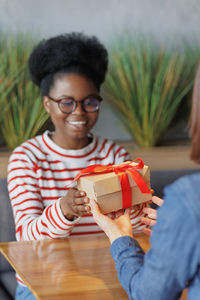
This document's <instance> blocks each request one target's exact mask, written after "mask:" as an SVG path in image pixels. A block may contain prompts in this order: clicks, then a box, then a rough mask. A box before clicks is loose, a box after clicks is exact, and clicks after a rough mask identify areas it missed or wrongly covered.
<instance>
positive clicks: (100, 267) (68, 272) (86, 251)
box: [0, 234, 186, 300]
mask: <svg viewBox="0 0 200 300" xmlns="http://www.w3.org/2000/svg"><path fill="white" fill-rule="evenodd" d="M137 240H138V241H139V243H140V245H141V246H142V248H143V249H144V250H145V251H147V250H148V248H149V246H150V245H149V239H148V237H146V236H144V235H141V236H138V237H137ZM0 251H1V253H2V254H3V255H4V256H5V257H6V259H7V260H8V261H9V263H10V264H11V265H12V266H13V268H14V269H15V271H16V272H17V273H18V274H19V275H20V276H21V278H22V279H23V280H24V282H25V283H26V285H27V286H28V287H29V289H30V290H31V291H32V293H33V294H34V295H35V297H36V298H37V299H42V300H43V299H48V300H52V299H55V300H60V299H73V300H76V299H78V300H80V299H84V300H94V299H95V300H98V299H102V298H103V299H106V300H111V299H113V300H115V299H116V300H117V299H120V300H123V299H126V300H127V299H128V296H127V294H126V292H125V291H124V290H123V288H122V287H121V286H120V283H119V281H118V278H117V272H116V270H115V265H114V262H113V260H112V257H111V254H110V244H109V241H108V239H107V237H106V236H105V235H103V234H102V235H96V236H94V235H93V236H85V237H83V236H81V237H77V236H73V237H70V238H69V239H54V240H40V241H29V242H8V243H0ZM184 299H186V294H185V293H184V295H183V296H182V298H181V300H184Z"/></svg>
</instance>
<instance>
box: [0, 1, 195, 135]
mask: <svg viewBox="0 0 200 300" xmlns="http://www.w3.org/2000/svg"><path fill="white" fill-rule="evenodd" d="M0 27H1V28H2V29H3V30H6V31H14V32H15V31H24V32H33V33H39V35H40V36H41V37H49V36H53V35H56V34H60V33H64V32H70V31H83V32H85V33H87V34H94V35H96V36H97V37H98V38H99V39H100V40H101V41H102V42H103V43H105V44H108V43H109V40H110V39H111V38H112V36H113V33H115V32H120V31H121V30H123V29H124V28H129V29H132V30H134V31H135V32H138V31H143V32H149V33H153V34H154V36H156V37H157V38H158V39H159V40H160V41H167V39H168V38H169V37H170V38H171V37H174V41H175V42H177V41H179V40H182V39H186V40H188V41H190V42H192V41H193V40H195V39H197V40H200V32H199V31H200V1H199V0H0ZM95 131H96V133H97V134H100V135H103V136H105V137H110V138H112V139H116V140H130V137H129V135H128V134H127V133H126V132H124V130H123V129H122V127H121V125H120V121H119V120H118V119H117V117H116V116H115V115H114V114H113V112H112V111H111V110H110V109H109V108H108V107H107V105H105V103H104V104H103V107H102V113H101V116H100V119H99V122H98V123H97V126H96V129H95Z"/></svg>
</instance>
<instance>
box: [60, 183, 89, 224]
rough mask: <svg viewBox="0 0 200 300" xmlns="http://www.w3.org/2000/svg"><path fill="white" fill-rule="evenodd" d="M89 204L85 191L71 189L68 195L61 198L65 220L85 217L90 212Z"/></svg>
mask: <svg viewBox="0 0 200 300" xmlns="http://www.w3.org/2000/svg"><path fill="white" fill-rule="evenodd" d="M88 203H89V198H88V197H87V195H86V193H85V192H84V191H79V190H78V189H76V188H71V189H69V190H68V192H67V194H66V195H65V196H64V197H62V198H61V200H60V207H61V210H62V212H63V215H64V216H65V218H66V219H68V220H70V221H71V220H73V219H74V217H78V216H83V215H85V214H88V213H89V212H90V207H89V206H88Z"/></svg>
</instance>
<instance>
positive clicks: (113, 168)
mask: <svg viewBox="0 0 200 300" xmlns="http://www.w3.org/2000/svg"><path fill="white" fill-rule="evenodd" d="M134 162H136V163H137V164H136V165H135V166H133V165H132V162H125V163H122V164H120V165H108V166H104V165H92V166H89V167H87V168H85V169H83V170H81V171H80V172H79V173H78V174H77V175H76V177H75V178H74V180H73V181H76V180H78V179H79V178H80V177H82V176H87V175H93V174H106V173H110V172H115V174H117V176H118V177H119V180H120V185H121V190H122V203H123V208H128V207H130V206H132V199H131V198H132V197H131V187H130V183H129V180H128V174H129V175H130V176H131V177H132V178H133V180H134V181H135V183H136V184H137V186H138V187H139V189H140V191H141V192H142V193H143V194H151V191H150V190H149V188H148V186H147V184H146V182H145V181H144V179H143V177H142V175H141V174H140V173H139V172H138V171H137V170H139V169H143V167H144V163H143V161H142V159H141V158H137V159H136V160H134Z"/></svg>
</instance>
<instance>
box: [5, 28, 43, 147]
mask: <svg viewBox="0 0 200 300" xmlns="http://www.w3.org/2000/svg"><path fill="white" fill-rule="evenodd" d="M0 45H1V46H0V58H1V57H2V58H3V60H2V61H3V65H1V67H0V83H1V87H0V109H1V111H0V130H1V134H2V136H3V139H4V140H5V142H6V144H7V146H8V147H9V148H10V149H11V150H12V149H14V148H15V147H16V146H18V145H19V144H21V143H22V142H23V141H25V140H27V139H29V138H32V137H33V136H35V135H36V134H37V133H38V132H39V130H40V129H41V128H42V126H44V124H45V122H46V121H47V119H48V114H47V113H46V111H45V110H44V108H43V103H42V100H41V96H40V91H39V89H38V88H37V87H35V86H34V85H33V83H32V82H31V80H30V78H29V73H28V69H27V60H28V57H29V55H30V52H31V50H32V48H33V45H34V42H33V40H32V39H31V38H29V37H28V36H24V35H22V34H18V35H17V36H13V35H11V36H9V37H8V38H7V39H5V36H2V35H1V41H0Z"/></svg>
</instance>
